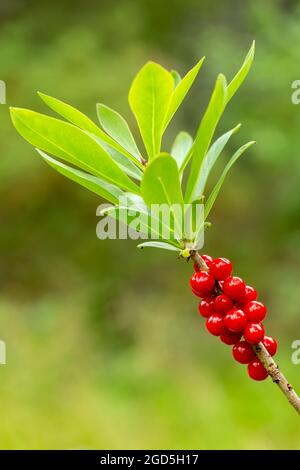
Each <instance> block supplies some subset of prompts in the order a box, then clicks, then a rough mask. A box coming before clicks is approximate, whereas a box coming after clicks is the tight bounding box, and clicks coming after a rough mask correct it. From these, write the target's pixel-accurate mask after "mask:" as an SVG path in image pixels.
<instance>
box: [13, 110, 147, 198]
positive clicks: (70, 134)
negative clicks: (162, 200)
mask: <svg viewBox="0 0 300 470" xmlns="http://www.w3.org/2000/svg"><path fill="white" fill-rule="evenodd" d="M10 111H11V118H12V121H13V124H14V126H15V128H16V129H17V131H18V132H19V133H20V134H21V135H22V137H24V139H25V140H27V141H28V142H29V143H31V144H32V145H33V146H34V147H37V148H39V149H41V150H43V151H45V152H48V153H50V154H52V155H55V156H56V157H59V158H62V159H63V160H66V161H68V162H69V163H71V164H73V165H76V166H78V167H79V168H82V169H83V170H85V171H88V172H89V173H92V174H94V175H96V176H100V178H103V179H104V180H106V181H108V182H109V183H112V184H116V185H118V186H120V187H121V188H123V189H126V190H128V191H132V192H135V193H139V187H138V186H137V185H136V184H134V183H133V181H131V180H130V179H129V178H128V176H127V175H126V174H124V173H123V171H122V170H121V169H120V168H119V167H118V165H117V164H116V163H115V162H114V161H113V159H112V158H111V157H110V156H109V155H108V153H107V152H106V151H105V150H104V149H103V148H102V147H101V146H100V145H99V144H98V143H97V142H96V141H95V140H94V138H92V137H91V136H90V135H88V133H86V132H85V131H83V130H82V129H80V128H78V127H76V126H74V125H73V124H69V123H68V122H64V121H60V120H59V119H55V118H52V117H49V116H45V115H43V114H40V113H36V112H34V111H29V110H27V109H21V108H11V110H10Z"/></svg>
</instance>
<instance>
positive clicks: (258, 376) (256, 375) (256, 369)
mask: <svg viewBox="0 0 300 470" xmlns="http://www.w3.org/2000/svg"><path fill="white" fill-rule="evenodd" d="M248 374H249V377H251V379H253V380H265V379H266V378H267V377H268V372H267V371H266V369H265V368H264V366H263V365H262V363H261V362H260V361H259V360H258V359H254V360H253V361H251V362H250V364H248Z"/></svg>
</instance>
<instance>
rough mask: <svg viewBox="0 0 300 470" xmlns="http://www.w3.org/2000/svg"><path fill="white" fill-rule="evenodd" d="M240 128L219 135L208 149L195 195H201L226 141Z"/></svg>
mask: <svg viewBox="0 0 300 470" xmlns="http://www.w3.org/2000/svg"><path fill="white" fill-rule="evenodd" d="M240 127H241V124H238V125H237V126H236V127H234V128H233V129H231V130H230V131H228V132H226V134H223V135H221V137H219V138H218V139H217V140H216V141H215V142H214V143H213V144H212V146H211V147H210V149H209V151H208V152H207V154H206V155H205V158H204V160H203V164H202V168H201V173H200V178H199V180H198V184H197V193H198V194H199V195H202V194H203V193H204V189H205V185H206V181H207V178H208V176H209V174H210V172H211V170H212V168H213V166H214V164H215V163H216V161H217V159H218V157H219V156H220V154H221V152H222V150H223V149H224V147H225V145H226V144H227V142H228V140H229V139H230V137H231V136H232V135H233V134H235V133H236V132H237V131H238V130H239V128H240Z"/></svg>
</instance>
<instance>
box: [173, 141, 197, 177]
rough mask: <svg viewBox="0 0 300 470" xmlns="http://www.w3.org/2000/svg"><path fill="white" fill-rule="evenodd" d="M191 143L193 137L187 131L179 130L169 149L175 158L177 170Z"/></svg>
mask: <svg viewBox="0 0 300 470" xmlns="http://www.w3.org/2000/svg"><path fill="white" fill-rule="evenodd" d="M192 145H193V138H192V137H191V136H190V135H189V134H188V133H187V132H179V134H178V135H177V137H176V139H175V140H174V143H173V145H172V149H171V155H172V157H174V158H175V160H176V162H177V166H178V169H179V170H180V168H181V166H182V164H183V162H184V160H185V157H186V155H187V153H188V152H189V150H190V149H191V147H192Z"/></svg>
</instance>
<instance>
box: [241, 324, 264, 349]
mask: <svg viewBox="0 0 300 470" xmlns="http://www.w3.org/2000/svg"><path fill="white" fill-rule="evenodd" d="M264 334H265V329H264V327H263V325H262V324H261V323H248V325H247V326H246V328H245V330H244V338H245V340H246V341H248V343H251V344H257V343H259V342H260V341H262V340H263V338H264Z"/></svg>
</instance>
